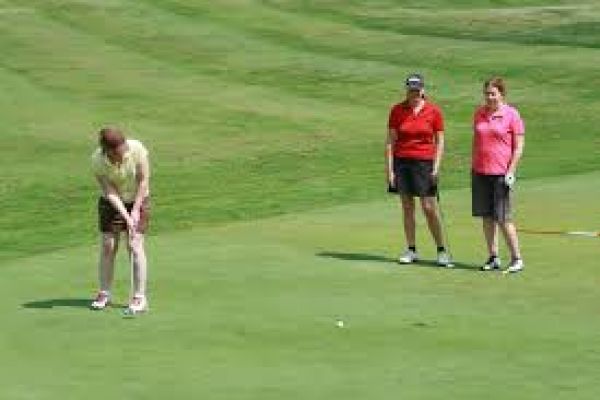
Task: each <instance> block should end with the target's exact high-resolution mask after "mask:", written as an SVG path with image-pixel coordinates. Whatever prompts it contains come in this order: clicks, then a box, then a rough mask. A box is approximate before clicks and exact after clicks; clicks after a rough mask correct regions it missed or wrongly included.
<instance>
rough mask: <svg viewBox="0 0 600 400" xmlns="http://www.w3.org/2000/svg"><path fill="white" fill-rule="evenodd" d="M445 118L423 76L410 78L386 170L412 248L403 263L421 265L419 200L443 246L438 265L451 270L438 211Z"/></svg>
mask: <svg viewBox="0 0 600 400" xmlns="http://www.w3.org/2000/svg"><path fill="white" fill-rule="evenodd" d="M443 134H444V119H443V116H442V113H441V111H440V109H439V108H438V107H437V106H436V105H435V104H433V103H431V102H429V101H428V100H427V99H426V98H425V82H424V80H423V77H422V76H421V75H419V74H412V75H410V76H409V77H408V78H407V79H406V98H405V100H404V101H403V102H401V103H398V104H396V105H394V106H393V107H392V110H391V111H390V116H389V122H388V137H387V143H386V171H387V178H388V183H389V186H390V189H391V191H395V192H398V193H399V194H400V199H401V202H402V211H403V219H404V233H405V235H406V243H407V245H408V248H407V250H406V251H405V252H404V253H403V254H401V255H400V258H399V262H400V263H401V264H410V263H413V262H415V261H418V259H419V256H418V253H417V247H416V237H415V236H416V235H415V200H414V198H415V197H419V199H420V203H421V208H422V209H423V214H424V215H425V218H426V220H427V225H428V227H429V230H430V232H431V235H432V236H433V239H434V240H435V243H436V245H437V263H438V265H440V266H451V265H452V264H451V260H450V255H449V253H448V252H447V251H446V246H445V244H444V239H443V234H442V225H441V222H440V215H439V212H438V204H437V201H436V196H437V182H438V175H439V169H440V163H441V161H442V155H443V153H444V135H443Z"/></svg>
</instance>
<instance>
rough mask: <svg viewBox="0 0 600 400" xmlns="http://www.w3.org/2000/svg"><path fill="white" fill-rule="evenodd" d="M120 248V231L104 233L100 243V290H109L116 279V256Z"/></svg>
mask: <svg viewBox="0 0 600 400" xmlns="http://www.w3.org/2000/svg"><path fill="white" fill-rule="evenodd" d="M118 248H119V234H118V233H103V234H102V237H101V244H100V262H99V265H98V280H99V283H100V290H101V291H105V292H109V291H110V289H111V287H112V284H113V279H114V272H115V256H116V254H117V250H118Z"/></svg>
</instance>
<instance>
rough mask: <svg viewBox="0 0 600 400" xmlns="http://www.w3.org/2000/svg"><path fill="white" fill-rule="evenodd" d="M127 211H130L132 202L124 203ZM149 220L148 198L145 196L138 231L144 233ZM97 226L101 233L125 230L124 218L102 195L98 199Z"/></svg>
mask: <svg viewBox="0 0 600 400" xmlns="http://www.w3.org/2000/svg"><path fill="white" fill-rule="evenodd" d="M124 204H125V208H126V209H127V211H129V212H131V210H132V209H133V203H124ZM149 222H150V199H149V198H148V197H146V198H145V199H144V201H143V202H142V206H141V208H140V221H139V223H138V226H137V231H138V232H139V233H146V230H147V229H148V224H149ZM98 227H99V228H100V232H102V233H118V232H121V231H125V230H127V224H126V223H125V220H124V219H123V217H122V216H121V214H119V211H117V210H116V209H115V208H114V207H113V205H112V204H110V202H109V201H108V200H106V199H105V198H104V197H102V196H101V197H100V198H99V199H98Z"/></svg>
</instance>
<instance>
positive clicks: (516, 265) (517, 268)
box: [504, 258, 525, 274]
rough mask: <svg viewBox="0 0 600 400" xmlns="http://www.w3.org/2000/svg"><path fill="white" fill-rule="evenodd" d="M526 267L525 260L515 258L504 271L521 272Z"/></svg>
mask: <svg viewBox="0 0 600 400" xmlns="http://www.w3.org/2000/svg"><path fill="white" fill-rule="evenodd" d="M524 267H525V263H523V260H521V259H520V258H515V259H514V260H512V261H511V263H510V265H509V266H508V268H506V270H504V273H505V274H514V273H517V272H521V271H523V268H524Z"/></svg>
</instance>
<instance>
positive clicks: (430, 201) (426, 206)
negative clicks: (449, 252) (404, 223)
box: [421, 197, 444, 247]
mask: <svg viewBox="0 0 600 400" xmlns="http://www.w3.org/2000/svg"><path fill="white" fill-rule="evenodd" d="M421 208H422V209H423V214H424V215H425V219H426V220H427V226H428V227H429V231H430V232H431V236H433V240H435V244H436V246H437V247H444V235H443V234H442V223H441V221H440V215H439V213H438V207H437V201H436V199H435V197H421Z"/></svg>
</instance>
